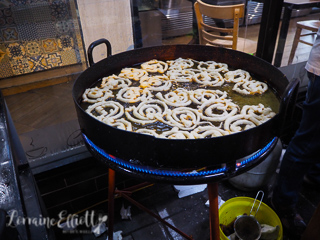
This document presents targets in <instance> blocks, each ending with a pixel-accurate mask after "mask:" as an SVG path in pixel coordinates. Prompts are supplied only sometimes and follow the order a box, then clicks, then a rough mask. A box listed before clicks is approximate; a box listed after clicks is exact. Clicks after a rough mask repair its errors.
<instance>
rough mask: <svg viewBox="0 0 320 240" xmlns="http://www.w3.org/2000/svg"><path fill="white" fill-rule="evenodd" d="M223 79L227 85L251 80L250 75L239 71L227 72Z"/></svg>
mask: <svg viewBox="0 0 320 240" xmlns="http://www.w3.org/2000/svg"><path fill="white" fill-rule="evenodd" d="M224 77H225V80H226V82H229V83H237V82H246V81H249V80H250V79H251V76H250V73H248V72H247V71H244V70H241V69H238V70H235V71H229V72H227V73H226V74H225V75H224Z"/></svg>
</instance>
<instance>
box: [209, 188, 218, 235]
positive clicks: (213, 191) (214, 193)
mask: <svg viewBox="0 0 320 240" xmlns="http://www.w3.org/2000/svg"><path fill="white" fill-rule="evenodd" d="M208 196H209V217H210V219H209V220H210V240H219V239H220V229H219V211H218V209H219V207H218V197H219V195H218V183H217V182H214V183H208Z"/></svg>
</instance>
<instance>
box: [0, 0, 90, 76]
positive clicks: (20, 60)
mask: <svg viewBox="0 0 320 240" xmlns="http://www.w3.org/2000/svg"><path fill="white" fill-rule="evenodd" d="M83 61H85V58H84V51H83V46H82V38H81V34H80V27H79V22H78V18H77V15H76V6H75V2H74V0H53V1H49V0H20V1H9V0H4V1H0V79H1V78H7V77H12V76H17V75H22V74H26V73H33V72H39V71H43V70H48V69H53V68H57V67H63V66H68V65H73V64H80V63H82V62H83Z"/></svg>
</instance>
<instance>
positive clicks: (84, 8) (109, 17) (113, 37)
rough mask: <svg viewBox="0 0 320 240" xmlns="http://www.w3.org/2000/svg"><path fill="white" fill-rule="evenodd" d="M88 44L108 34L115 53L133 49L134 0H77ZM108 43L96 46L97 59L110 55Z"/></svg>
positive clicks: (85, 39)
mask: <svg viewBox="0 0 320 240" xmlns="http://www.w3.org/2000/svg"><path fill="white" fill-rule="evenodd" d="M77 4H78V9H79V16H80V22H81V28H82V32H83V38H84V46H85V50H86V51H87V49H88V46H89V45H90V44H91V43H92V42H93V41H95V40H98V39H100V38H106V39H108V40H109V41H110V43H111V46H112V54H116V53H119V52H123V51H126V50H128V49H133V32H132V20H131V8H130V0H77ZM106 53H107V52H106V48H105V46H104V45H103V46H99V47H97V48H95V50H94V52H93V56H94V62H97V61H99V60H101V59H103V58H105V57H106Z"/></svg>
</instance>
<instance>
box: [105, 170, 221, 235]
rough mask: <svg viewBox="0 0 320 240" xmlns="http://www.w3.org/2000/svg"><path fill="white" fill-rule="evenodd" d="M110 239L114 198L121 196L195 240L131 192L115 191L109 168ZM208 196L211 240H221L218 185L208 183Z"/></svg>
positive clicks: (112, 171)
mask: <svg viewBox="0 0 320 240" xmlns="http://www.w3.org/2000/svg"><path fill="white" fill-rule="evenodd" d="M108 185H109V186H108V187H109V188H108V239H109V240H113V229H114V228H113V226H114V196H115V195H119V196H121V197H123V198H125V199H126V200H128V201H129V202H131V203H132V204H134V205H135V206H137V207H138V208H140V209H141V210H143V211H145V212H146V213H148V214H150V215H151V216H152V217H154V218H156V219H157V220H159V221H160V222H162V223H163V224H165V225H166V226H167V227H169V228H171V229H172V230H174V231H176V232H177V233H179V234H180V235H181V236H183V237H184V238H185V239H189V240H193V237H192V236H189V235H187V234H186V233H184V232H182V231H181V230H179V229H178V228H176V227H174V226H173V225H171V224H170V223H168V222H167V221H165V220H164V219H162V218H161V217H160V216H159V215H157V214H155V213H154V212H152V211H150V210H149V209H148V208H146V207H145V206H143V205H141V204H140V203H138V202H137V201H135V200H134V199H132V198H131V197H129V196H128V195H129V194H131V193H132V192H130V191H121V190H116V189H115V171H114V170H112V169H111V168H109V183H108ZM208 195H209V203H210V208H209V209H210V211H209V217H210V240H219V239H220V232H219V211H218V183H216V182H215V183H208Z"/></svg>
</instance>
